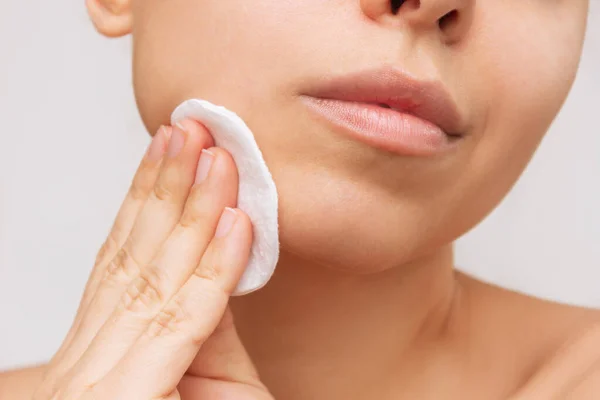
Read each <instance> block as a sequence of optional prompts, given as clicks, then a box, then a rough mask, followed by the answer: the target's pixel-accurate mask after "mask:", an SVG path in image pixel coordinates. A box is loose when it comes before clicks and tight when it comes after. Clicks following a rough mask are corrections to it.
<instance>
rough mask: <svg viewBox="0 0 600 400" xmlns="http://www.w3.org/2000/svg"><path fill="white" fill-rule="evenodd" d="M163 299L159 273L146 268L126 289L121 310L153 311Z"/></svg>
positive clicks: (152, 268) (153, 269)
mask: <svg viewBox="0 0 600 400" xmlns="http://www.w3.org/2000/svg"><path fill="white" fill-rule="evenodd" d="M163 298H164V296H163V293H162V289H161V277H160V273H159V272H158V270H157V269H156V268H154V267H148V268H145V269H144V271H143V273H141V274H140V275H139V276H138V277H137V278H136V279H135V280H134V281H133V282H132V283H131V285H129V286H128V287H127V290H126V291H125V293H124V294H123V299H122V308H123V309H125V310H128V311H132V312H140V311H142V312H143V311H146V310H153V309H155V308H156V307H158V306H160V304H162V302H163Z"/></svg>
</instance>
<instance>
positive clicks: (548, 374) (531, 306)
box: [467, 278, 600, 400]
mask: <svg viewBox="0 0 600 400" xmlns="http://www.w3.org/2000/svg"><path fill="white" fill-rule="evenodd" d="M467 279H468V280H469V282H470V283H469V285H472V289H473V290H475V291H478V292H479V296H478V298H479V299H483V303H484V304H483V305H482V306H481V307H485V309H487V310H486V311H487V313H488V315H490V317H488V319H487V322H486V323H485V324H484V325H487V326H494V327H495V329H496V330H498V331H499V332H501V333H502V336H503V337H502V339H499V340H498V347H500V348H502V347H504V348H505V349H508V348H510V349H511V350H513V351H514V352H515V354H518V358H519V362H518V363H517V364H516V365H515V364H512V365H513V368H515V367H516V368H518V369H519V372H518V373H516V375H518V376H519V375H520V376H521V378H518V379H517V382H515V384H516V388H518V390H517V394H516V395H514V396H513V397H511V400H540V399H556V400H559V399H560V400H563V399H565V400H566V399H569V400H588V399H589V400H592V399H593V400H597V399H600V310H598V309H593V308H586V307H578V306H572V305H567V304H562V303H559V302H554V301H549V300H543V299H539V298H536V297H533V296H528V295H525V294H521V293H517V292H514V291H511V290H506V289H503V288H499V287H496V286H494V285H490V284H486V283H483V282H477V281H474V280H471V278H467ZM490 311H491V312H490ZM513 393H514V392H513Z"/></svg>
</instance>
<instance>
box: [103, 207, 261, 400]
mask: <svg viewBox="0 0 600 400" xmlns="http://www.w3.org/2000/svg"><path fill="white" fill-rule="evenodd" d="M251 243H252V229H251V224H250V220H249V218H248V217H247V216H246V214H244V213H243V212H241V211H240V210H232V209H226V210H225V211H224V212H223V214H222V216H221V218H220V220H219V223H218V226H217V227H216V230H215V236H214V238H213V240H212V241H211V243H210V245H209V246H208V248H207V250H206V252H205V254H204V256H203V257H202V260H201V261H200V263H199V265H198V266H197V267H196V268H195V269H194V270H193V271H192V274H191V275H190V276H189V277H188V279H187V280H186V281H185V283H184V284H183V286H182V287H181V289H179V290H177V291H176V292H175V293H173V295H172V297H171V298H170V299H169V300H167V301H166V303H165V305H164V307H162V308H161V309H160V311H159V312H158V313H156V315H155V317H154V318H153V319H152V321H151V322H150V323H149V325H148V326H147V328H146V330H145V332H144V333H143V334H142V335H141V336H140V338H139V339H138V340H137V341H136V342H135V343H134V344H133V346H132V347H131V348H130V349H129V351H128V352H127V353H126V355H125V356H124V357H123V358H122V359H121V361H119V363H118V364H117V365H116V367H115V368H112V369H111V370H110V372H109V373H108V375H107V376H106V377H105V378H104V379H102V382H101V384H100V385H101V386H103V387H106V388H114V390H116V391H117V393H119V394H120V395H121V394H122V396H123V398H130V397H131V398H133V397H136V398H161V396H163V397H164V396H166V395H167V394H170V393H172V392H173V391H174V390H175V389H176V387H177V385H178V383H179V381H180V380H181V377H182V376H183V375H184V374H185V372H186V370H187V369H188V368H189V366H190V364H191V363H192V361H193V360H194V358H195V356H196V354H197V353H198V350H199V349H200V347H201V346H202V345H203V344H204V342H205V341H206V340H207V339H208V338H209V337H210V336H211V334H212V333H213V332H214V330H215V328H216V327H217V326H218V325H219V322H220V321H221V320H222V318H223V314H224V312H225V309H226V307H227V303H228V300H229V296H230V294H231V292H232V291H233V289H234V288H235V285H236V283H237V281H238V280H239V278H240V277H241V275H242V272H243V269H244V267H245V265H246V263H247V261H248V257H249V253H250V246H251ZM166 287H168V284H166V285H165V288H166ZM159 291H160V290H159ZM159 291H157V293H158V292H159ZM157 293H155V294H154V295H152V297H149V298H147V299H146V300H147V301H148V302H149V303H153V302H158V301H159V300H158V299H160V298H163V296H161V295H160V294H157ZM163 293H165V296H164V297H165V298H166V297H167V296H168V294H166V293H167V292H163ZM146 300H144V301H146ZM140 306H141V307H143V306H142V305H141V304H140ZM231 349H233V350H240V349H242V348H241V347H235V346H233V347H231ZM239 360H246V358H245V356H241V357H239ZM165 365H168V366H169V368H164V366H165ZM249 370H251V368H249ZM222 372H223V374H227V371H226V370H225V371H222ZM226 377H227V376H226V375H224V376H223V378H226ZM125 382H144V385H143V387H131V386H130V385H129V384H127V383H125ZM101 391H103V389H102V390H101Z"/></svg>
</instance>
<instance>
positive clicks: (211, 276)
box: [193, 262, 222, 284]
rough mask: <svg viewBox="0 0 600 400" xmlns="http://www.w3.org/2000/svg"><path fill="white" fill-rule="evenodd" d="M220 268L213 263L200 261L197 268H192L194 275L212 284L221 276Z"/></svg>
mask: <svg viewBox="0 0 600 400" xmlns="http://www.w3.org/2000/svg"><path fill="white" fill-rule="evenodd" d="M221 271H222V268H221V267H220V266H219V265H218V264H215V263H209V262H201V263H200V265H199V266H198V268H196V269H195V270H194V275H193V276H194V277H196V278H198V279H201V280H203V281H206V282H209V283H211V284H214V283H215V282H217V280H218V278H219V277H220V276H221Z"/></svg>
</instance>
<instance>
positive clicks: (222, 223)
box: [34, 120, 272, 400]
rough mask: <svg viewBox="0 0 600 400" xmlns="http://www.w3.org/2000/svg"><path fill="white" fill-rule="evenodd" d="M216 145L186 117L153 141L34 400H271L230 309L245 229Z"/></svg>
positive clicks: (226, 162)
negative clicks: (238, 334)
mask: <svg viewBox="0 0 600 400" xmlns="http://www.w3.org/2000/svg"><path fill="white" fill-rule="evenodd" d="M167 145H168V149H167ZM213 145H214V143H213V140H212V138H211V136H210V134H209V133H208V132H207V131H206V128H204V127H203V126H202V125H200V124H198V123H196V122H194V121H190V120H185V121H182V123H181V124H179V126H178V127H173V128H170V127H168V128H166V127H163V128H161V129H160V130H159V132H158V133H157V134H156V136H155V138H154V140H153V142H152V145H151V146H150V148H149V151H148V153H147V154H146V155H145V157H144V159H143V161H142V163H141V164H140V167H139V168H138V171H137V172H136V175H135V177H134V179H133V182H132V185H131V188H130V190H129V193H128V194H127V197H126V199H125V201H124V203H123V205H122V206H121V209H120V211H119V213H118V215H117V218H116V220H115V222H114V225H113V228H112V231H111V232H110V234H109V235H108V238H107V239H106V242H105V243H104V245H103V246H102V248H101V250H100V252H99V254H98V256H97V258H96V262H95V266H94V269H93V271H92V274H91V276H90V279H89V281H88V284H87V286H86V289H85V293H84V295H83V299H82V301H81V304H80V306H79V310H78V312H77V315H76V318H75V321H74V323H73V326H72V327H71V329H70V331H69V333H68V335H67V337H66V339H65V341H64V342H63V344H62V346H61V348H60V349H59V351H58V352H57V354H56V355H55V356H54V358H53V359H52V361H51V362H50V364H49V365H48V369H47V372H46V374H45V377H44V379H43V382H42V385H41V386H40V387H39V388H38V389H37V390H36V392H35V395H34V399H36V400H50V399H52V400H54V399H61V400H63V399H69V400H70V399H78V400H84V399H94V400H100V399H111V400H116V399H128V400H135V399H144V400H148V399H169V400H171V399H189V400H193V399H202V400H210V399H236V400H250V399H253V400H267V399H271V400H272V397H271V395H270V394H269V393H268V391H267V389H266V388H265V387H264V385H262V384H261V382H260V380H259V378H258V375H257V372H256V370H255V368H254V366H253V364H252V362H251V360H250V359H249V357H248V354H247V353H246V351H245V349H244V347H243V345H242V343H241V342H240V340H239V338H238V336H237V333H236V330H235V327H234V324H233V319H232V316H231V313H230V312H229V311H228V308H227V304H228V300H229V296H230V294H231V292H232V291H233V289H234V288H235V286H236V284H237V281H238V280H239V278H240V277H241V274H242V272H243V269H244V267H245V265H246V262H247V259H248V256H249V252H250V247H251V243H252V227H251V223H250V220H249V219H248V216H247V215H246V214H244V213H243V212H242V211H241V210H239V209H233V208H226V207H235V205H236V203H237V187H238V181H237V170H236V167H235V163H234V161H233V159H232V158H231V156H230V155H229V154H228V153H227V152H225V151H224V150H222V149H219V148H211V146H213ZM206 148H209V150H208V151H206V150H204V151H203V150H202V149H206ZM201 155H202V157H201V158H200V156H201ZM199 159H200V161H199Z"/></svg>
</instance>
